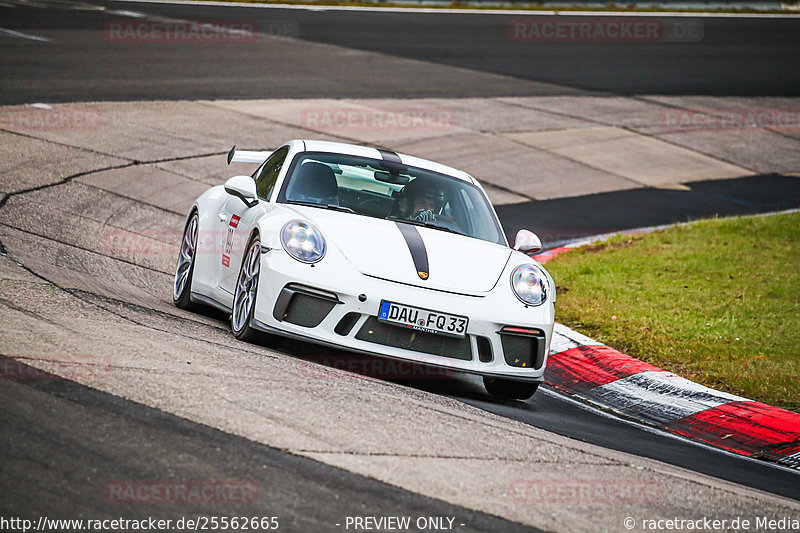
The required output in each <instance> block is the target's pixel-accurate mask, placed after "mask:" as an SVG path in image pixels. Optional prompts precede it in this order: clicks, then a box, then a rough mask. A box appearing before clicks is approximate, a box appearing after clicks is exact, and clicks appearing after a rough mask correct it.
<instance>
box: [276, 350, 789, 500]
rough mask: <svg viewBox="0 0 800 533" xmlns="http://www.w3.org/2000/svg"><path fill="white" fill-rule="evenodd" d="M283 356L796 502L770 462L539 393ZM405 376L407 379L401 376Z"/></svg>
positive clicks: (311, 355) (348, 358) (359, 358)
mask: <svg viewBox="0 0 800 533" xmlns="http://www.w3.org/2000/svg"><path fill="white" fill-rule="evenodd" d="M281 342H282V347H283V349H284V350H285V351H287V352H290V353H292V354H295V355H296V356H298V357H302V358H304V359H306V360H308V361H312V362H315V363H318V364H324V365H326V366H332V367H334V368H340V369H347V370H349V371H351V372H356V373H359V374H362V375H367V376H370V377H374V378H378V379H390V380H391V381H395V382H397V383H400V384H403V385H406V386H409V387H415V388H418V389H421V390H425V391H429V392H431V393H434V394H444V395H446V396H449V397H451V398H454V399H457V400H459V401H462V402H464V403H467V404H469V405H472V406H475V407H478V408H480V409H484V410H486V411H489V412H492V413H495V414H497V415H500V416H504V417H507V418H512V419H514V420H517V421H519V422H523V423H525V424H530V425H532V426H536V427H538V428H541V429H544V430H547V431H551V432H553V433H557V434H559V435H563V436H565V437H570V438H573V439H577V440H580V441H583V442H589V443H591V444H597V445H600V446H603V447H605V448H611V449H613V450H619V451H622V452H626V453H631V454H634V455H639V456H642V457H649V458H651V459H656V460H658V461H662V462H665V463H669V464H672V465H675V466H679V467H681V468H686V469H689V470H694V471H696V472H701V473H703V474H707V475H710V476H714V477H718V478H720V479H725V480H728V481H733V482H735V483H740V484H742V485H746V486H749V487H753V488H756V489H760V490H763V491H766V492H771V493H774V494H779V495H781V496H786V497H789V498H795V499H800V483H798V479H800V473H798V472H794V471H791V470H788V469H785V468H778V467H775V466H773V465H772V464H771V463H767V462H763V463H762V462H759V461H755V460H750V459H745V458H742V457H738V456H735V455H732V454H727V453H723V452H720V451H718V450H715V449H712V448H709V447H701V446H698V445H696V444H694V443H692V442H689V441H687V440H684V439H680V438H676V437H672V436H670V435H668V434H666V433H662V432H657V431H648V430H646V429H643V427H642V426H636V425H631V424H629V423H626V422H624V421H622V420H619V419H617V418H613V417H608V416H603V415H601V414H598V413H597V412H595V411H590V410H587V409H585V408H583V407H581V406H579V404H578V402H571V401H567V400H564V399H562V398H561V396H560V395H558V394H557V393H555V392H553V393H550V394H547V393H546V392H543V391H542V390H541V389H540V391H539V392H537V393H536V394H535V395H534V396H533V398H532V399H530V400H527V401H525V402H519V401H510V400H501V399H497V398H493V397H491V396H489V395H488V394H487V393H486V390H485V389H484V387H483V383H482V381H481V378H479V377H476V376H470V375H457V376H455V377H452V376H448V377H447V379H442V376H441V374H437V373H436V372H435V371H427V370H426V369H419V370H418V371H415V372H414V373H413V375H417V376H427V377H426V378H422V379H396V377H397V376H387V375H381V374H376V373H375V372H371V371H370V369H373V368H376V369H384V368H386V367H385V365H381V364H376V365H372V364H370V360H371V358H370V357H368V356H363V355H355V354H348V353H346V352H335V351H333V350H332V351H330V353H328V354H326V356H325V357H324V358H320V357H319V356H318V355H316V351H315V348H314V346H313V345H308V344H304V343H299V342H295V341H289V340H285V341H281ZM406 375H408V374H406Z"/></svg>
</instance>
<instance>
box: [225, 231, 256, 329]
mask: <svg viewBox="0 0 800 533" xmlns="http://www.w3.org/2000/svg"><path fill="white" fill-rule="evenodd" d="M260 273H261V240H260V239H259V238H258V235H254V236H253V239H252V240H251V241H250V245H249V246H248V247H247V252H246V253H245V255H244V259H243V260H242V266H241V267H240V268H239V278H238V280H237V281H236V291H235V292H234V294H233V310H232V311H231V331H233V336H234V337H236V338H237V339H239V340H243V341H247V342H253V341H255V340H256V339H257V338H258V335H259V333H258V331H257V330H255V329H253V328H252V327H251V326H250V322H251V321H252V320H253V314H254V313H255V309H256V295H257V293H258V276H259V274H260Z"/></svg>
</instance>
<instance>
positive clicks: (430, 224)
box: [386, 216, 464, 235]
mask: <svg viewBox="0 0 800 533" xmlns="http://www.w3.org/2000/svg"><path fill="white" fill-rule="evenodd" d="M386 220H394V221H397V222H403V223H405V224H411V225H413V226H422V227H423V228H432V229H438V230H441V231H446V232H448V233H455V234H456V235H464V234H463V233H461V232H460V231H456V230H454V229H450V228H448V227H446V226H440V225H439V224H434V223H433V222H420V221H419V220H408V219H406V218H400V217H397V216H390V217H387V218H386Z"/></svg>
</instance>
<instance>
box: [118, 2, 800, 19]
mask: <svg viewBox="0 0 800 533" xmlns="http://www.w3.org/2000/svg"><path fill="white" fill-rule="evenodd" d="M116 1H118V2H141V3H149V4H186V5H208V6H218V7H251V8H262V9H264V8H266V9H300V10H306V11H373V12H384V13H428V14H433V13H439V14H445V13H449V14H459V15H520V16H528V15H537V16H550V15H557V16H581V17H717V18H800V14H793V13H787V14H783V13H781V14H777V13H701V12H697V13H693V12H685V11H676V12H653V11H647V12H630V11H557V10H524V9H451V8H446V7H443V8H431V7H380V6H375V7H367V6H334V5H330V6H326V5H300V4H258V3H252V2H218V1H209V2H205V1H200V2H196V1H192V0H116Z"/></svg>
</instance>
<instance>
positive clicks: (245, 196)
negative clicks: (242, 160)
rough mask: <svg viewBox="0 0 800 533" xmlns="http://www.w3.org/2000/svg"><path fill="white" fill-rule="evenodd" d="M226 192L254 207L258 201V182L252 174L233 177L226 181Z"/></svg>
mask: <svg viewBox="0 0 800 533" xmlns="http://www.w3.org/2000/svg"><path fill="white" fill-rule="evenodd" d="M225 192H226V193H228V194H230V195H231V196H236V197H237V198H239V199H240V200H241V201H243V202H244V203H245V205H247V207H253V206H254V205H256V204H257V203H258V196H257V195H256V182H255V181H254V180H253V178H251V177H250V176H234V177H232V178H231V179H229V180H228V181H226V182H225Z"/></svg>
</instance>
